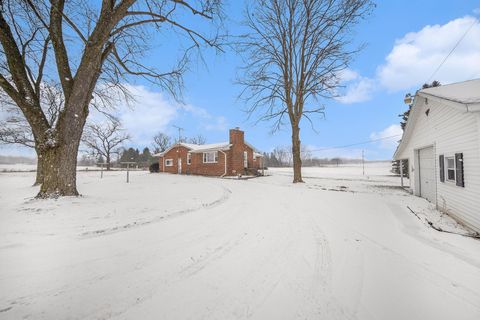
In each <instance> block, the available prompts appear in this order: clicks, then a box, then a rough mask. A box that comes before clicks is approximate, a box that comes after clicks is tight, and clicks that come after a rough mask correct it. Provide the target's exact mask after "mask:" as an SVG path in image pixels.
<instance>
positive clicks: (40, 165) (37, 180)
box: [33, 150, 43, 186]
mask: <svg viewBox="0 0 480 320" xmlns="http://www.w3.org/2000/svg"><path fill="white" fill-rule="evenodd" d="M35 151H36V152H37V176H36V178H35V183H34V184H33V185H34V186H41V185H42V183H43V157H42V154H41V153H40V151H38V150H35Z"/></svg>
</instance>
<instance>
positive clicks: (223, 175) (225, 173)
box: [218, 150, 227, 178]
mask: <svg viewBox="0 0 480 320" xmlns="http://www.w3.org/2000/svg"><path fill="white" fill-rule="evenodd" d="M218 151H220V152H221V153H223V155H224V156H225V172H224V173H223V174H222V175H221V176H220V178H223V177H225V176H226V175H227V153H225V152H223V151H222V150H218Z"/></svg>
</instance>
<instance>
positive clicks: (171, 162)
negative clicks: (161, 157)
mask: <svg viewBox="0 0 480 320" xmlns="http://www.w3.org/2000/svg"><path fill="white" fill-rule="evenodd" d="M172 166H173V159H165V167H172Z"/></svg>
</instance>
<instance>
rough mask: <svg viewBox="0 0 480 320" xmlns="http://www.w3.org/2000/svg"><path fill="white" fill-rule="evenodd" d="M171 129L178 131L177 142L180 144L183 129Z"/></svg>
mask: <svg viewBox="0 0 480 320" xmlns="http://www.w3.org/2000/svg"><path fill="white" fill-rule="evenodd" d="M173 127H174V128H176V129H177V130H178V142H182V130H184V129H183V128H181V127H178V126H173Z"/></svg>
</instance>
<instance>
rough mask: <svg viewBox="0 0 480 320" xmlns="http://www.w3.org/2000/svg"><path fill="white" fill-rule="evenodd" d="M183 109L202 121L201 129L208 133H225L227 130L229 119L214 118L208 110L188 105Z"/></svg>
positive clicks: (222, 117)
mask: <svg viewBox="0 0 480 320" xmlns="http://www.w3.org/2000/svg"><path fill="white" fill-rule="evenodd" d="M181 108H182V109H183V110H185V111H187V112H189V113H191V114H192V115H194V116H196V117H197V118H198V120H199V121H200V127H201V128H202V129H205V130H208V131H225V130H227V119H226V118H225V117H224V116H213V115H212V114H210V113H209V112H208V111H207V110H205V109H203V108H200V107H196V106H193V105H191V104H186V105H183V106H181Z"/></svg>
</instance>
